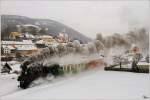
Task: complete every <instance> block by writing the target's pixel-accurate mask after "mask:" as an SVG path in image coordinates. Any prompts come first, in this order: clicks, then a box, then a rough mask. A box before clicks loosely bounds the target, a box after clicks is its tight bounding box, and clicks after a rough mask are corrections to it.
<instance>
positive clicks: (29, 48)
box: [16, 45, 37, 50]
mask: <svg viewBox="0 0 150 100" xmlns="http://www.w3.org/2000/svg"><path fill="white" fill-rule="evenodd" d="M16 48H17V50H36V49H37V48H36V47H35V46H34V45H30V46H29V45H18V46H16Z"/></svg>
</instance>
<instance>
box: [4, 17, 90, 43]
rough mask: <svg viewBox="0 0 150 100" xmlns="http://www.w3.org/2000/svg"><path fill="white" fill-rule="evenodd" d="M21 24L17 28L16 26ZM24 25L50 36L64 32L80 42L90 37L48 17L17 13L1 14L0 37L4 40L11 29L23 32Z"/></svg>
mask: <svg viewBox="0 0 150 100" xmlns="http://www.w3.org/2000/svg"><path fill="white" fill-rule="evenodd" d="M18 25H19V26H21V29H20V27H19V28H18V27H17V26H18ZM24 25H33V26H37V27H39V28H40V31H36V30H34V29H28V30H26V31H27V32H28V31H29V30H30V31H29V32H30V33H34V34H39V35H42V34H43V35H44V34H50V35H52V36H56V35H58V34H59V33H60V32H64V31H65V33H67V34H68V36H69V37H71V38H72V39H78V40H81V41H82V42H84V43H85V42H88V41H90V40H91V39H90V38H88V37H86V36H84V35H83V34H81V33H80V32H78V31H76V30H74V29H72V28H70V27H68V26H66V25H64V24H62V23H59V22H57V21H54V20H50V19H33V18H29V17H25V16H18V15H1V38H2V40H6V39H8V37H9V34H10V32H13V31H21V32H24V30H23V28H22V27H24Z"/></svg>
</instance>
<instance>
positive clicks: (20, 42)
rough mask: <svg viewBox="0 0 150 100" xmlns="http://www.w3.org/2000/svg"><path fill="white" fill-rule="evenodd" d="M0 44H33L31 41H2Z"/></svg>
mask: <svg viewBox="0 0 150 100" xmlns="http://www.w3.org/2000/svg"><path fill="white" fill-rule="evenodd" d="M2 44H33V42H32V41H31V40H23V41H2Z"/></svg>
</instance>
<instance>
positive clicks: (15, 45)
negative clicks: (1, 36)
mask: <svg viewBox="0 0 150 100" xmlns="http://www.w3.org/2000/svg"><path fill="white" fill-rule="evenodd" d="M1 45H2V46H1V50H2V54H3V55H6V54H12V55H16V53H20V54H21V55H22V56H28V55H30V54H32V53H33V52H35V51H37V50H38V49H37V47H36V46H35V44H34V43H33V42H32V41H31V40H23V41H2V44H1Z"/></svg>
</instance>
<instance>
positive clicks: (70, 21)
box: [1, 0, 149, 38]
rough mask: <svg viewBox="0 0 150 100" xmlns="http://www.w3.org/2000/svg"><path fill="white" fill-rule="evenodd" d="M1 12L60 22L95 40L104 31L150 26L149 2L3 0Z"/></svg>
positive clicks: (112, 31) (116, 31)
mask: <svg viewBox="0 0 150 100" xmlns="http://www.w3.org/2000/svg"><path fill="white" fill-rule="evenodd" d="M1 13H2V14H13V15H23V16H28V17H31V18H48V19H52V20H56V21H59V22H62V23H63V24H66V25H68V26H70V27H72V28H74V29H76V30H77V31H79V32H81V33H83V34H85V35H86V36H88V37H91V38H95V34H96V33H100V32H101V33H104V34H108V33H110V34H111V33H126V32H127V31H128V30H129V29H132V28H134V27H142V26H144V27H145V26H148V23H149V1H148V0H143V1H142V0H141V1H136V0H135V1H127V0H126V1H121V0H120V1H119V0H116V1H103V0H102V1H92V0H91V1H47V0H44V1H42V0H41V1H36V0H34V1H30V0H24V1H19V0H17V1H16V0H13V1H11V0H2V1H1Z"/></svg>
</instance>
